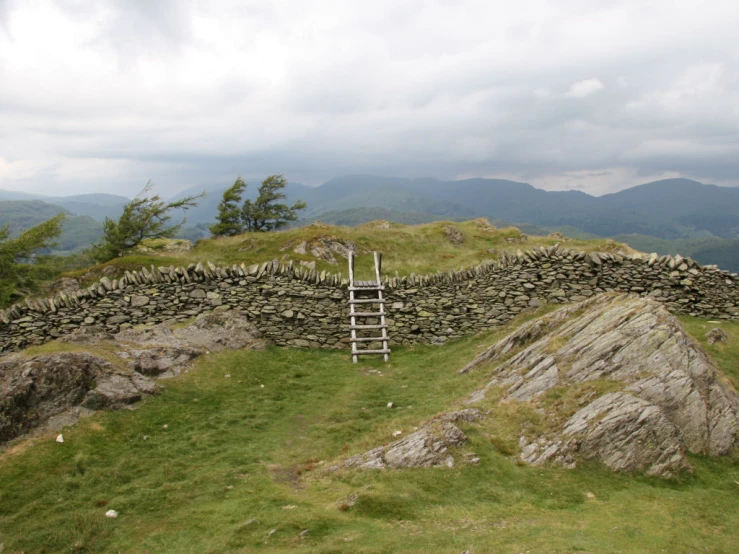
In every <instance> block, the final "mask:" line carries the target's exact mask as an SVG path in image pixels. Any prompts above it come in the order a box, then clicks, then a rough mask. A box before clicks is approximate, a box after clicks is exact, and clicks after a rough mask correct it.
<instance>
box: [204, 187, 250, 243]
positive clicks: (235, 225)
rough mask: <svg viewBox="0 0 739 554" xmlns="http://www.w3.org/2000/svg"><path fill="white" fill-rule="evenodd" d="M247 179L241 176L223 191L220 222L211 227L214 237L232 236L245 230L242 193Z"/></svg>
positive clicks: (219, 214)
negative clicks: (242, 218) (242, 216)
mask: <svg viewBox="0 0 739 554" xmlns="http://www.w3.org/2000/svg"><path fill="white" fill-rule="evenodd" d="M246 186H247V185H246V181H244V180H243V179H242V178H241V177H238V178H237V179H236V182H235V183H234V184H233V185H232V186H231V187H230V188H228V189H226V190H225V191H224V192H223V199H222V200H221V202H220V204H218V216H217V220H218V222H217V223H215V224H214V225H211V226H210V227H209V229H210V232H211V234H212V235H213V236H214V237H224V236H225V237H232V236H234V235H239V234H241V233H243V232H244V223H243V222H242V220H241V206H240V204H241V194H242V193H243V192H244V189H246Z"/></svg>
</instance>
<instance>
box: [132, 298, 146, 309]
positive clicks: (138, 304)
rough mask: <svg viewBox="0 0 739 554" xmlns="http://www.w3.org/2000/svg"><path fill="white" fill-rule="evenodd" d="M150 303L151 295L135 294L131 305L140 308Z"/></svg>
mask: <svg viewBox="0 0 739 554" xmlns="http://www.w3.org/2000/svg"><path fill="white" fill-rule="evenodd" d="M148 303H149V297H148V296H140V295H134V296H132V297H131V306H132V307H134V308H139V307H141V306H146V305H147V304H148Z"/></svg>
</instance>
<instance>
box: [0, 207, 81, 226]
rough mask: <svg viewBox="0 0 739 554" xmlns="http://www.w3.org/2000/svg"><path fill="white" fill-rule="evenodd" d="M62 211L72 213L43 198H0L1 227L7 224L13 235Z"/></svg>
mask: <svg viewBox="0 0 739 554" xmlns="http://www.w3.org/2000/svg"><path fill="white" fill-rule="evenodd" d="M60 213H65V214H70V212H69V210H65V209H64V208H62V207H61V206H55V205H53V204H47V203H46V202H42V201H41V200H0V227H5V226H6V225H7V226H8V227H9V228H10V233H11V235H17V234H18V233H20V232H21V231H24V230H25V229H28V228H29V227H33V226H34V225H38V224H39V223H42V222H44V221H46V220H48V219H51V218H52V217H55V216H57V215H59V214H60Z"/></svg>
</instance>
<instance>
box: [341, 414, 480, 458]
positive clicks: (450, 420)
mask: <svg viewBox="0 0 739 554" xmlns="http://www.w3.org/2000/svg"><path fill="white" fill-rule="evenodd" d="M480 417H481V413H480V412H479V411H478V410H470V409H467V410H462V411H460V412H453V413H450V414H442V415H441V416H437V417H436V418H434V419H433V420H431V421H429V422H428V423H426V424H424V425H423V426H421V428H419V429H418V430H417V431H414V432H413V433H411V434H409V435H408V436H407V437H404V438H402V439H399V440H397V441H395V442H392V443H390V444H388V445H386V446H381V447H378V448H375V449H373V450H370V451H368V452H365V453H364V454H359V455H357V456H352V457H351V458H349V459H348V460H346V461H345V462H344V467H346V468H359V469H384V468H390V469H400V468H411V467H453V466H454V457H453V455H452V454H451V452H450V450H449V449H450V448H453V447H457V446H461V445H463V444H464V443H466V442H467V436H466V435H465V434H464V433H463V432H462V430H461V429H459V427H457V425H456V424H457V423H458V422H460V421H466V422H470V421H477V420H478V419H479V418H480Z"/></svg>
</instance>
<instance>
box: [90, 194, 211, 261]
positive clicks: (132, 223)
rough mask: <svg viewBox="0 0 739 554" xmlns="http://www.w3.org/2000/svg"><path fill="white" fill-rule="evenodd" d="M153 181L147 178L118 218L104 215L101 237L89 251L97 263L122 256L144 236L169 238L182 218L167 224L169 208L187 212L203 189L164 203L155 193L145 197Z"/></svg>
mask: <svg viewBox="0 0 739 554" xmlns="http://www.w3.org/2000/svg"><path fill="white" fill-rule="evenodd" d="M151 188H152V184H151V181H149V182H148V183H147V184H146V187H144V190H142V191H141V192H140V193H139V194H137V195H136V197H135V198H134V199H133V200H131V201H130V202H129V203H128V204H126V205H125V206H124V208H123V214H122V215H121V217H120V218H118V220H113V219H110V218H107V217H106V218H105V222H104V223H103V236H102V238H101V239H100V242H98V244H95V245H93V246H92V248H91V251H90V254H91V256H92V257H93V258H94V259H95V260H96V261H98V262H107V261H108V260H111V259H113V258H115V257H117V256H122V255H123V254H124V253H125V252H126V251H127V250H130V249H131V248H134V247H135V246H137V245H138V244H140V243H141V241H143V240H144V239H156V238H171V237H173V236H175V235H176V234H177V231H179V230H180V228H181V227H182V225H183V224H184V223H185V218H184V217H183V219H182V221H180V222H179V223H177V224H176V225H172V226H168V225H169V222H170V220H171V219H172V216H171V214H170V212H171V211H172V210H183V211H187V210H188V209H190V208H194V207H195V206H197V205H198V201H199V200H200V199H201V198H202V197H203V196H205V192H203V193H202V194H199V195H197V196H186V197H185V198H181V199H180V200H173V201H171V202H165V201H164V200H162V199H161V197H160V196H159V195H158V194H156V195H154V196H148V194H149V192H150V191H151Z"/></svg>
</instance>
